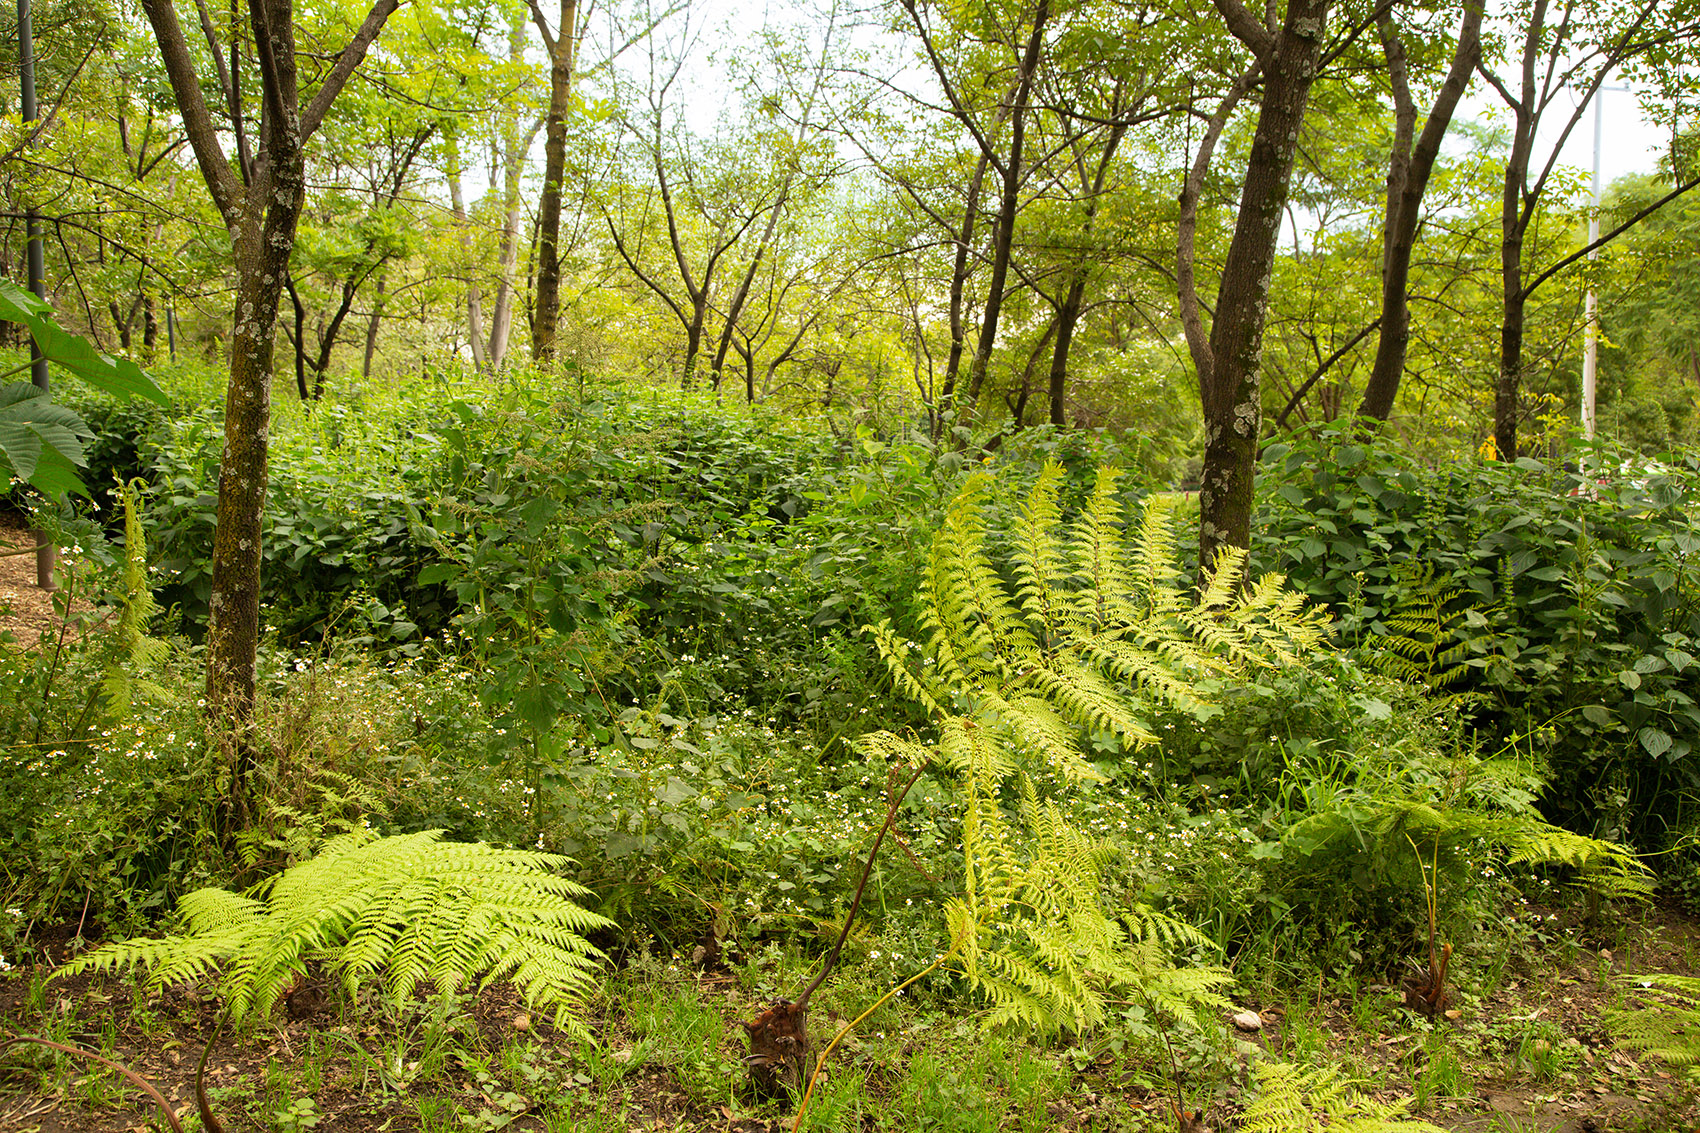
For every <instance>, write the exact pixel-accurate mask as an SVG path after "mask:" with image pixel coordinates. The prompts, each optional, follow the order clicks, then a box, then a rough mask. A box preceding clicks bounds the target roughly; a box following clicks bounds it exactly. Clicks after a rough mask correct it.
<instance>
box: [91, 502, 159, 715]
mask: <svg viewBox="0 0 1700 1133" xmlns="http://www.w3.org/2000/svg"><path fill="white" fill-rule="evenodd" d="M136 489H137V485H135V484H133V483H131V484H122V485H120V486H119V496H120V499H121V501H122V505H123V512H124V568H123V577H122V579H121V580H120V583H119V591H118V619H117V621H116V622H114V623H113V626H112V639H111V644H110V646H109V655H108V658H107V662H106V668H105V671H104V672H102V674H101V678H100V693H101V696H102V698H103V699H104V700H105V704H104V708H105V710H106V712H107V714H108V715H110V716H112V717H114V718H116V719H119V720H122V719H125V718H127V717H128V716H129V715H130V707H131V704H132V702H133V701H134V699H135V697H136V696H137V695H138V694H140V695H141V696H142V697H143V698H145V699H151V700H158V699H161V698H163V697H164V696H165V695H166V693H165V690H164V689H163V688H161V687H160V686H159V685H157V684H155V683H153V682H152V681H149V680H147V679H146V677H145V676H144V675H143V674H145V673H147V672H149V671H150V670H152V669H153V668H155V667H156V666H157V665H158V664H159V663H160V662H161V661H162V660H164V659H165V655H166V654H167V653H168V652H170V649H171V645H170V643H169V642H166V641H161V640H159V639H158V638H154V637H149V636H148V626H149V624H150V623H151V622H152V620H153V617H154V615H155V614H156V613H158V612H159V606H158V604H157V603H156V602H155V601H154V598H153V590H152V588H151V586H150V584H149V582H148V545H147V539H146V537H145V536H144V535H143V534H142V517H141V503H140V501H139V500H138V499H137V498H136Z"/></svg>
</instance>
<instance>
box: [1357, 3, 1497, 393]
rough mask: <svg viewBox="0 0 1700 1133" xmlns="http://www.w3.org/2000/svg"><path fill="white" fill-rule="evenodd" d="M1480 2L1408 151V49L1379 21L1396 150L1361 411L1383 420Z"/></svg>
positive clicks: (1472, 7)
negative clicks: (1376, 334)
mask: <svg viewBox="0 0 1700 1133" xmlns="http://www.w3.org/2000/svg"><path fill="white" fill-rule="evenodd" d="M1482 10H1483V5H1482V4H1480V3H1477V2H1475V0H1471V2H1470V3H1467V4H1466V6H1465V8H1464V19H1463V23H1462V24H1461V25H1460V26H1459V28H1458V46H1457V48H1456V50H1455V51H1454V52H1453V54H1452V67H1451V70H1450V71H1448V72H1447V75H1446V80H1445V82H1444V83H1442V84H1441V88H1440V93H1439V94H1438V95H1436V96H1435V100H1434V108H1433V109H1432V110H1430V111H1429V116H1428V120H1427V122H1425V123H1424V125H1423V133H1422V137H1421V138H1420V139H1418V140H1417V142H1416V146H1415V148H1414V149H1413V148H1412V146H1411V135H1412V133H1413V131H1414V130H1415V129H1416V117H1417V111H1416V107H1415V106H1413V105H1412V103H1411V92H1410V87H1409V84H1408V83H1407V81H1406V77H1405V48H1404V44H1403V43H1402V42H1401V41H1400V40H1399V36H1398V32H1397V30H1396V29H1395V27H1394V25H1393V16H1392V13H1391V11H1389V12H1385V13H1383V15H1382V18H1381V40H1382V46H1383V48H1384V50H1385V51H1386V54H1387V64H1388V72H1389V74H1390V75H1391V77H1392V79H1393V96H1394V120H1395V123H1396V127H1395V130H1394V139H1393V152H1392V155H1391V157H1390V158H1389V159H1388V169H1387V215H1386V223H1385V225H1384V227H1383V230H1382V232H1383V235H1382V266H1381V337H1380V340H1379V341H1378V342H1377V343H1376V349H1375V364H1374V366H1373V368H1372V369H1371V371H1370V376H1369V381H1368V383H1367V384H1366V385H1365V386H1364V396H1363V401H1362V403H1361V404H1360V405H1359V406H1358V415H1359V416H1360V417H1368V418H1372V419H1374V420H1377V421H1385V420H1387V418H1388V416H1389V415H1390V414H1391V413H1392V412H1393V398H1394V395H1395V394H1397V393H1398V392H1399V381H1400V379H1401V378H1402V377H1403V376H1404V373H1405V355H1406V352H1407V351H1408V349H1409V346H1410V341H1411V311H1410V280H1411V253H1412V251H1413V250H1414V249H1415V247H1416V240H1417V221H1418V219H1419V216H1420V213H1421V211H1422V203H1423V196H1424V194H1425V193H1426V192H1427V191H1428V181H1429V175H1430V174H1432V173H1433V172H1434V163H1435V160H1436V159H1437V158H1438V157H1439V156H1440V143H1441V140H1442V139H1443V138H1444V137H1445V136H1446V130H1447V127H1449V126H1450V125H1451V124H1452V114H1453V111H1454V110H1456V109H1457V106H1458V100H1459V99H1460V98H1462V97H1463V94H1464V91H1465V89H1466V88H1467V87H1468V86H1469V81H1470V72H1471V71H1472V70H1474V69H1475V66H1476V61H1477V60H1478V59H1479V58H1480V57H1481V28H1482Z"/></svg>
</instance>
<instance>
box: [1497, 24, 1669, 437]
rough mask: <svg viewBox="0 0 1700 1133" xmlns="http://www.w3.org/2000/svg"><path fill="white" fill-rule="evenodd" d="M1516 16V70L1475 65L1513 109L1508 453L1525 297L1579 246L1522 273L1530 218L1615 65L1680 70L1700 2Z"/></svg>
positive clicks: (1506, 259) (1506, 197)
mask: <svg viewBox="0 0 1700 1133" xmlns="http://www.w3.org/2000/svg"><path fill="white" fill-rule="evenodd" d="M1519 19H1520V20H1521V21H1522V27H1521V30H1522V38H1521V44H1520V46H1519V49H1518V51H1517V53H1516V55H1515V56H1514V57H1513V58H1512V59H1510V60H1509V62H1510V63H1511V64H1512V65H1514V66H1515V67H1516V68H1517V71H1516V77H1515V78H1514V79H1507V78H1504V77H1501V75H1500V73H1499V72H1498V71H1497V70H1495V69H1494V68H1493V67H1492V66H1491V65H1489V63H1488V62H1487V61H1484V62H1482V63H1481V64H1480V65H1479V66H1478V70H1479V71H1480V72H1481V74H1482V77H1483V78H1484V79H1486V80H1487V82H1488V84H1489V85H1490V86H1492V87H1493V89H1494V90H1495V91H1496V92H1497V93H1498V95H1499V97H1500V98H1501V99H1502V100H1503V101H1504V103H1505V105H1506V106H1507V108H1509V109H1510V111H1511V119H1512V121H1511V152H1510V154H1509V156H1508V157H1507V159H1506V162H1505V177H1504V181H1503V188H1502V195H1501V207H1500V303H1501V322H1500V336H1499V375H1498V380H1497V382H1496V383H1495V386H1494V405H1493V439H1494V448H1495V451H1496V452H1497V453H1498V455H1499V457H1500V459H1502V460H1515V459H1516V457H1517V427H1518V424H1519V419H1520V417H1521V413H1522V409H1521V403H1520V399H1519V393H1520V390H1521V388H1522V385H1523V336H1524V323H1525V319H1526V316H1527V310H1528V305H1529V297H1530V296H1531V295H1532V294H1533V293H1534V291H1535V289H1536V288H1537V287H1539V286H1540V285H1541V284H1542V283H1544V282H1545V281H1546V280H1548V279H1550V278H1552V276H1553V275H1554V274H1555V273H1556V272H1557V271H1558V270H1559V269H1560V268H1561V267H1563V266H1566V265H1568V264H1570V263H1572V262H1574V261H1575V260H1577V259H1579V258H1580V257H1581V255H1582V254H1583V253H1582V252H1577V253H1574V254H1572V255H1570V256H1566V257H1564V258H1563V259H1562V260H1560V261H1559V262H1558V263H1555V264H1553V265H1551V266H1549V267H1548V268H1547V269H1546V270H1544V271H1542V272H1540V273H1539V274H1538V275H1536V276H1535V278H1534V279H1532V280H1530V281H1529V282H1527V283H1525V282H1524V266H1525V265H1524V259H1525V243H1526V242H1527V240H1528V236H1529V227H1530V225H1531V224H1532V223H1533V222H1534V220H1535V218H1536V216H1537V215H1538V209H1539V205H1540V203H1541V200H1542V197H1543V195H1544V194H1545V193H1546V191H1547V190H1548V189H1549V188H1550V187H1551V185H1552V183H1553V174H1554V172H1555V170H1556V169H1557V167H1558V164H1559V154H1560V152H1561V151H1562V150H1563V148H1564V143H1565V142H1566V141H1567V140H1568V139H1569V138H1570V135H1571V134H1572V133H1573V132H1574V131H1575V129H1576V127H1577V126H1578V125H1579V124H1580V123H1581V121H1582V118H1583V116H1584V115H1585V114H1586V113H1587V112H1588V108H1589V107H1590V106H1591V105H1592V103H1593V100H1594V99H1595V98H1597V97H1598V96H1599V90H1600V87H1601V86H1603V85H1604V84H1605V81H1606V78H1607V76H1608V75H1610V74H1611V73H1612V72H1613V71H1614V70H1617V69H1618V68H1620V67H1623V66H1624V65H1626V64H1630V63H1633V62H1634V61H1636V60H1639V59H1645V58H1652V57H1655V56H1663V57H1664V59H1665V60H1667V63H1666V65H1665V69H1667V70H1669V69H1676V70H1680V69H1681V67H1682V53H1680V52H1675V51H1673V50H1672V49H1673V48H1674V47H1676V46H1678V45H1680V44H1683V43H1692V42H1693V41H1694V39H1695V37H1696V35H1697V33H1700V12H1697V11H1696V5H1695V3H1694V2H1693V0H1677V2H1676V3H1672V2H1670V0H1629V2H1627V3H1626V2H1622V0H1616V2H1610V3H1599V4H1590V5H1577V4H1573V3H1565V4H1562V5H1561V6H1560V8H1559V10H1558V11H1557V12H1556V13H1555V12H1554V11H1553V9H1552V6H1551V5H1550V4H1549V2H1548V0H1531V2H1530V3H1529V6H1528V8H1527V9H1526V10H1524V11H1523V12H1521V13H1520V14H1519ZM1555 119H1556V121H1555ZM1555 129H1556V133H1554V132H1553V131H1554V130H1555ZM1543 131H1545V132H1546V136H1548V137H1553V138H1554V139H1555V140H1554V142H1553V145H1552V149H1551V151H1550V153H1549V154H1548V156H1547V159H1546V161H1545V162H1544V163H1542V164H1540V165H1539V166H1536V164H1535V161H1534V153H1535V139H1536V137H1537V136H1538V135H1540V134H1542V132H1543ZM1531 174H1532V176H1531ZM1692 187H1693V183H1692V182H1690V183H1689V184H1688V185H1679V186H1677V189H1676V191H1675V192H1673V193H1672V194H1671V196H1670V197H1667V198H1665V200H1670V199H1674V198H1675V197H1676V196H1677V195H1680V194H1681V193H1682V192H1686V191H1687V189H1688V188H1692ZM1663 203H1664V201H1660V202H1657V203H1656V204H1654V205H1653V206H1652V208H1650V209H1649V210H1647V212H1646V213H1643V214H1641V216H1646V215H1649V214H1650V213H1651V212H1652V211H1653V209H1656V208H1658V207H1659V206H1660V205H1662V204H1663ZM1639 219H1641V217H1636V218H1634V219H1632V220H1631V221H1630V222H1628V223H1627V224H1625V225H1623V226H1621V227H1619V228H1618V229H1615V230H1614V231H1612V232H1610V233H1608V234H1607V235H1606V236H1604V237H1602V238H1601V240H1600V241H1599V243H1605V242H1606V241H1608V240H1610V239H1612V238H1613V237H1615V236H1617V235H1619V234H1620V233H1621V232H1623V231H1624V230H1625V229H1626V228H1628V227H1629V226H1630V225H1631V224H1633V223H1635V222H1636V221H1637V220H1639Z"/></svg>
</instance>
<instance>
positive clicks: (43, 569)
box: [18, 0, 59, 590]
mask: <svg viewBox="0 0 1700 1133" xmlns="http://www.w3.org/2000/svg"><path fill="white" fill-rule="evenodd" d="M18 82H19V85H20V86H21V87H22V88H23V89H22V91H21V92H20V93H21V94H22V95H23V103H22V109H23V120H24V123H25V124H26V125H27V124H28V123H30V122H34V121H35V120H36V117H37V115H36V110H35V33H34V31H33V30H32V29H31V27H30V0H18ZM24 258H25V260H26V261H27V265H28V266H27V269H26V270H27V271H28V273H29V280H28V281H29V289H30V290H31V291H32V292H34V293H35V297H36V298H37V299H41V300H43V301H45V300H46V299H47V267H46V264H45V262H44V260H43V255H42V247H41V225H40V224H39V223H38V221H37V218H36V212H35V205H33V204H31V205H30V206H29V207H28V208H27V209H25V210H24ZM30 380H31V381H33V382H34V383H35V388H36V389H39V390H40V391H41V392H42V393H43V394H46V393H47V392H48V388H49V384H48V378H47V359H46V358H44V357H43V356H42V353H41V347H40V346H38V345H37V344H36V343H35V341H34V340H33V339H32V340H31V341H30ZM58 557H59V556H58V548H56V547H54V545H53V543H52V541H51V540H49V539H48V537H47V532H45V531H42V530H40V529H39V528H38V529H37V530H36V533H35V582H36V585H37V586H39V587H41V588H42V589H43V590H57V589H58V585H57V584H56V583H55V582H54V581H53V566H54V562H55V560H56V559H57V558H58Z"/></svg>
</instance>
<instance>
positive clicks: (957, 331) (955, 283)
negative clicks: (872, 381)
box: [933, 95, 1013, 440]
mask: <svg viewBox="0 0 1700 1133" xmlns="http://www.w3.org/2000/svg"><path fill="white" fill-rule="evenodd" d="M1011 97H1013V95H1012V96H1011ZM990 164H991V159H990V158H988V157H987V156H986V155H985V154H983V153H982V154H981V155H980V160H979V161H978V162H976V163H975V165H974V176H972V177H970V178H969V179H968V193H967V200H966V202H965V203H964V205H963V208H962V230H961V232H959V233H958V234H957V237H956V259H955V262H954V263H953V264H952V265H951V271H950V353H949V354H948V355H947V356H946V357H945V363H944V382H943V384H942V385H941V386H940V387H939V406H938V408H939V412H940V413H943V412H945V411H947V410H949V409H950V408H951V402H953V401H954V400H955V399H956V380H957V375H958V374H960V373H961V372H962V355H963V353H964V352H965V351H966V349H967V343H968V329H967V319H966V318H965V317H964V315H963V310H962V306H963V293H964V291H966V290H967V286H968V272H969V268H968V257H969V254H970V249H971V244H972V242H973V239H974V226H975V224H976V223H977V222H978V220H979V209H980V192H981V189H982V187H983V186H984V184H985V180H986V168H987V166H989V165H990ZM935 421H936V418H935ZM933 439H934V440H937V439H938V435H937V428H936V426H935V429H934V436H933Z"/></svg>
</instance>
